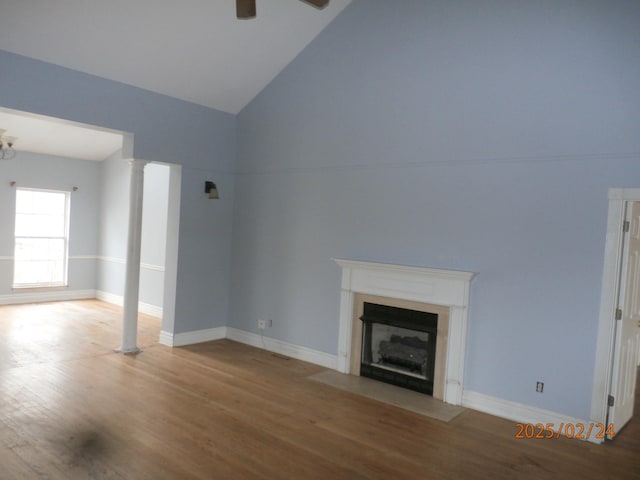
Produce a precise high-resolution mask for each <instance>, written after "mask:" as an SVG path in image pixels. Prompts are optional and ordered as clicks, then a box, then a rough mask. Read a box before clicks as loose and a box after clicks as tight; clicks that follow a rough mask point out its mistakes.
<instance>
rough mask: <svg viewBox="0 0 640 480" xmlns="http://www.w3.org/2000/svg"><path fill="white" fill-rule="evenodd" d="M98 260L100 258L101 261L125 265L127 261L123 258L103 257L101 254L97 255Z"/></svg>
mask: <svg viewBox="0 0 640 480" xmlns="http://www.w3.org/2000/svg"><path fill="white" fill-rule="evenodd" d="M98 260H102V261H103V262H111V263H120V264H122V265H125V264H126V263H127V261H126V260H125V259H124V258H116V257H103V256H102V255H98Z"/></svg>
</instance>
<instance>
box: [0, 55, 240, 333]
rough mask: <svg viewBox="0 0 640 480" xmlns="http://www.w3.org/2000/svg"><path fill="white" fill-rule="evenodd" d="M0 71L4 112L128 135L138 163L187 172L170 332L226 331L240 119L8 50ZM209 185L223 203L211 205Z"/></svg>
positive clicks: (2, 60)
mask: <svg viewBox="0 0 640 480" xmlns="http://www.w3.org/2000/svg"><path fill="white" fill-rule="evenodd" d="M0 65H2V69H1V72H0V78H1V85H2V88H0V106H1V107H6V108H11V109H15V110H21V111H26V112H32V113H37V114H41V115H48V116H51V117H56V118H61V119H65V120H71V121H75V122H81V123H85V124H89V125H95V126H99V127H106V128H111V129H115V130H120V131H124V132H129V133H132V134H133V136H134V151H133V157H134V158H136V159H141V160H149V161H156V162H163V163H173V164H180V165H182V166H183V169H182V196H181V203H180V235H179V236H180V243H179V251H178V265H179V268H178V279H177V292H176V319H175V331H174V332H173V333H181V332H186V331H192V330H199V329H207V328H211V327H215V326H218V325H224V324H225V323H226V322H227V318H228V299H227V297H228V286H229V268H230V256H231V255H230V245H231V226H232V223H231V212H232V209H233V190H234V186H233V183H234V182H233V169H234V161H235V146H236V118H235V117H234V116H233V115H230V114H227V113H223V112H220V111H217V110H213V109H210V108H206V107H202V106H198V105H194V104H191V103H188V102H184V101H181V100H176V99H173V98H170V97H166V96H163V95H158V94H155V93H151V92H149V91H146V90H142V89H139V88H135V87H131V86H128V85H124V84H121V83H118V82H113V81H110V80H106V79H102V78H99V77H95V76H91V75H87V74H83V73H80V72H76V71H73V70H69V69H66V68H62V67H58V66H55V65H51V64H47V63H44V62H40V61H37V60H33V59H29V58H26V57H23V56H19V55H14V54H11V53H8V52H6V51H0ZM205 180H213V181H215V182H216V183H217V184H218V187H219V189H220V191H221V199H220V200H218V201H216V202H212V201H210V200H207V197H206V195H205V194H204V182H205ZM214 204H215V205H214Z"/></svg>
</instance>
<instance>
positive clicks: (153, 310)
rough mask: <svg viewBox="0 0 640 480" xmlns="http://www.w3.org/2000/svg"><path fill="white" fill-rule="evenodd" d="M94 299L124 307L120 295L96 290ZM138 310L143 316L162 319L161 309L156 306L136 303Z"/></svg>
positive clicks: (122, 298)
mask: <svg viewBox="0 0 640 480" xmlns="http://www.w3.org/2000/svg"><path fill="white" fill-rule="evenodd" d="M95 298H97V299H98V300H102V301H103V302H107V303H112V304H114V305H118V306H119V307H122V306H123V305H124V297H123V296H122V295H116V294H114V293H109V292H104V291H102V290H97V291H96V294H95ZM138 310H139V311H140V312H141V313H144V314H145V315H150V316H152V317H156V318H162V314H163V311H162V307H158V306H157V305H151V304H150V303H144V302H138Z"/></svg>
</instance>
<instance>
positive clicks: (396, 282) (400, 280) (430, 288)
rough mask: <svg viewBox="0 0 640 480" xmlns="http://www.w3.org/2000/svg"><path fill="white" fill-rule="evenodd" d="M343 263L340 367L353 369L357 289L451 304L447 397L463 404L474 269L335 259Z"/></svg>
mask: <svg viewBox="0 0 640 480" xmlns="http://www.w3.org/2000/svg"><path fill="white" fill-rule="evenodd" d="M333 260H334V261H335V262H336V263H337V264H338V265H339V266H340V267H341V268H342V287H341V288H342V290H341V297H340V322H339V332H338V363H337V368H336V369H337V370H338V371H339V372H342V373H349V367H350V364H351V335H352V334H351V329H352V326H353V299H354V296H355V293H366V294H370V295H377V296H381V297H390V298H398V299H401V300H411V301H416V302H422V303H430V304H433V305H441V306H444V307H448V308H449V335H448V344H447V359H446V365H445V384H444V401H445V402H447V403H450V404H452V405H460V402H462V391H463V385H464V363H465V353H466V337H467V323H468V312H469V308H468V305H469V294H470V283H471V280H472V279H473V277H474V276H475V275H476V274H475V273H473V272H462V271H456V270H440V269H435V268H426V267H413V266H405V265H390V264H384V263H373V262H362V261H353V260H342V259H335V258H334V259H333Z"/></svg>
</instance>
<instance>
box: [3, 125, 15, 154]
mask: <svg viewBox="0 0 640 480" xmlns="http://www.w3.org/2000/svg"><path fill="white" fill-rule="evenodd" d="M4 132H6V130H3V129H2V128H0V160H11V159H12V158H14V157H15V156H16V151H15V150H14V149H13V144H14V143H15V141H16V137H10V136H8V135H5V134H4Z"/></svg>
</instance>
